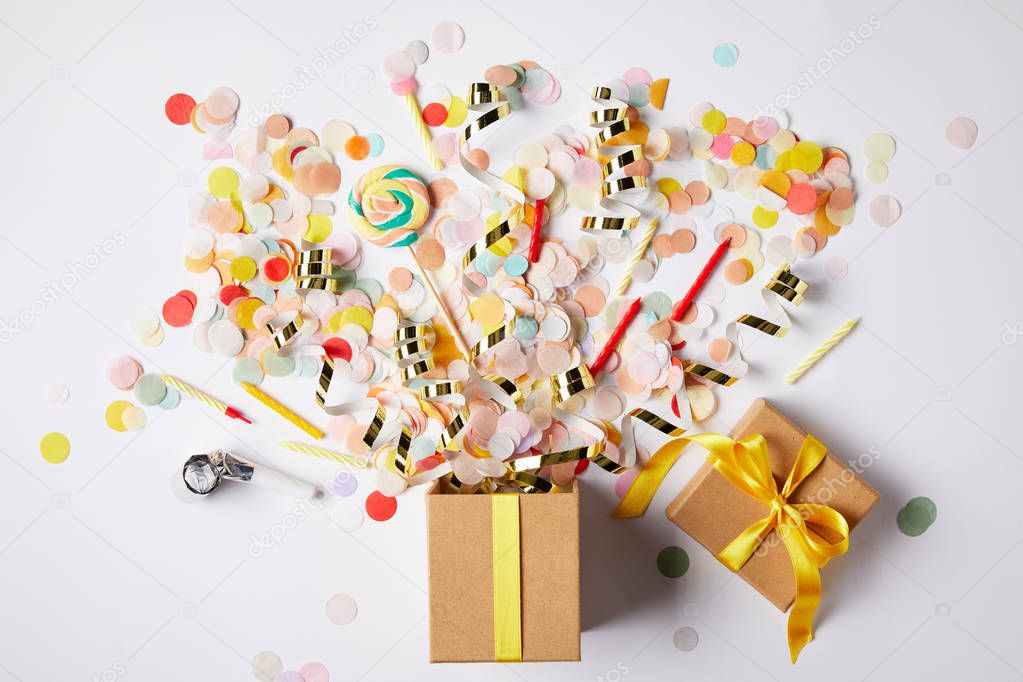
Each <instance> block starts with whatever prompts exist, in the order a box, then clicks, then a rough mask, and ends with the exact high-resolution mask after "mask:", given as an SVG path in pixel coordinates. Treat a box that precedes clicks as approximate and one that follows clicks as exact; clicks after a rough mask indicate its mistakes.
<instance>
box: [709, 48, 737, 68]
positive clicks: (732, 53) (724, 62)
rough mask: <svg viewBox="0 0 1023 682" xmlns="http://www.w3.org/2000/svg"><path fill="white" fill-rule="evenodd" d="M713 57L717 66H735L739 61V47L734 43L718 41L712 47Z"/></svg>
mask: <svg viewBox="0 0 1023 682" xmlns="http://www.w3.org/2000/svg"><path fill="white" fill-rule="evenodd" d="M713 57H714V63H715V64H717V65H718V66H723V67H726V68H727V67H730V66H735V63H736V62H737V61H739V48H738V47H736V46H735V44H734V43H719V44H718V45H717V46H715V47H714V52H713Z"/></svg>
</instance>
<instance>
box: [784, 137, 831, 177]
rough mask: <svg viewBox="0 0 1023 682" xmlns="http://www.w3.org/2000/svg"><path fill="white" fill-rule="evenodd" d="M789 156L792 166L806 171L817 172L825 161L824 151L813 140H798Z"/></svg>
mask: <svg viewBox="0 0 1023 682" xmlns="http://www.w3.org/2000/svg"><path fill="white" fill-rule="evenodd" d="M789 156H790V161H791V163H792V167H793V168H798V169H799V170H801V171H803V172H804V173H816V172H817V170H818V169H819V168H820V167H821V164H822V163H824V151H823V150H822V149H821V148H820V147H819V146H817V145H816V144H814V143H813V142H806V141H804V142H797V143H796V146H795V147H793V148H792V150H791V151H790V152H789Z"/></svg>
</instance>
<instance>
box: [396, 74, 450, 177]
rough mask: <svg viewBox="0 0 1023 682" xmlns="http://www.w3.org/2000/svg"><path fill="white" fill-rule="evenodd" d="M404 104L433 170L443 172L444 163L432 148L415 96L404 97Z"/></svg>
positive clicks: (427, 129) (410, 94) (409, 94)
mask: <svg viewBox="0 0 1023 682" xmlns="http://www.w3.org/2000/svg"><path fill="white" fill-rule="evenodd" d="M405 104H406V105H407V106H408V113H409V115H410V116H411V117H412V122H413V123H415V125H416V132H417V133H419V139H420V140H421V141H422V143H423V147H424V148H426V155H427V156H428V157H430V163H432V164H433V169H434V170H444V162H443V161H441V160H440V157H439V156H437V151H436V150H435V149H434V148H433V137H432V136H431V135H430V129H429V128H428V127H426V121H424V120H423V112H422V111H420V109H419V102H418V101H417V100H416V96H415V95H414V94H413V93H411V92H410V93H408V94H407V95H405Z"/></svg>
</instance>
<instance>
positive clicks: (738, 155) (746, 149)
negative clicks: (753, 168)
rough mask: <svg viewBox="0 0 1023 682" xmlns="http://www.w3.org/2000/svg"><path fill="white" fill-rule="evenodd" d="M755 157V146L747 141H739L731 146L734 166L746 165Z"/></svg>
mask: <svg viewBox="0 0 1023 682" xmlns="http://www.w3.org/2000/svg"><path fill="white" fill-rule="evenodd" d="M756 158H757V148H756V147H754V146H753V145H751V144H750V143H749V142H739V143H738V144H736V145H735V146H734V147H732V163H734V164H735V165H736V166H748V165H750V164H751V163H753V162H754V161H755V160H756Z"/></svg>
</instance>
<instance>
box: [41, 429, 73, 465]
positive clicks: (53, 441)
mask: <svg viewBox="0 0 1023 682" xmlns="http://www.w3.org/2000/svg"><path fill="white" fill-rule="evenodd" d="M39 453H40V454H41V455H42V456H43V459H45V460H46V461H47V462H49V463H50V464H60V463H61V462H63V461H64V460H65V459H67V457H68V455H70V454H71V441H69V440H68V439H67V436H65V435H64V434H63V433H58V432H56V431H54V432H52V433H48V434H46V435H45V436H43V438H42V440H40V441H39Z"/></svg>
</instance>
